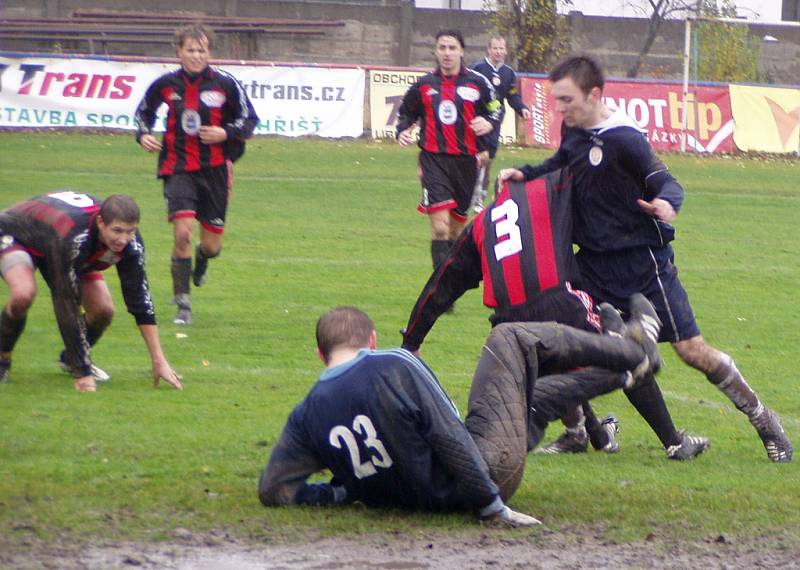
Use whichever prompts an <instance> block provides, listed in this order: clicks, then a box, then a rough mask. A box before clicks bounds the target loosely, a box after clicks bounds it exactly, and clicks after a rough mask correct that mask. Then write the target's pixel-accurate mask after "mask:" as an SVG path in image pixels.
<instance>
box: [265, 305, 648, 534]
mask: <svg viewBox="0 0 800 570" xmlns="http://www.w3.org/2000/svg"><path fill="white" fill-rule="evenodd" d="M634 328H635V327H634ZM496 330H497V335H505V334H507V333H506V331H507V330H509V331H510V333H508V334H516V333H517V332H518V333H519V334H520V335H527V336H525V341H524V342H525V343H526V344H525V345H524V346H523V345H522V344H518V346H519V347H520V350H524V351H525V352H526V353H527V354H526V355H523V356H522V358H523V360H526V359H527V362H529V363H531V364H532V365H533V367H532V369H531V370H530V372H529V375H528V376H527V377H528V378H533V379H535V377H536V370H537V368H536V361H537V355H539V357H540V358H541V359H542V361H544V362H547V363H548V364H549V365H552V366H561V365H563V366H573V365H584V364H585V365H590V364H596V365H601V366H605V367H609V368H616V369H617V370H631V369H634V368H637V367H639V368H640V369H639V370H638V373H639V374H640V375H641V374H643V373H644V370H647V371H649V370H650V369H651V368H652V366H651V364H650V363H651V362H653V361H657V360H658V356H657V352H655V353H651V354H652V356H647V355H646V354H645V350H643V348H642V346H640V345H639V344H636V343H635V342H632V341H630V340H627V339H619V338H612V337H604V336H600V335H591V334H589V333H584V332H582V331H578V330H575V329H571V328H569V327H563V326H561V325H556V324H555V323H543V324H538V323H528V324H514V325H508V329H506V328H505V327H502V328H498V329H496ZM641 332H642V331H641V328H640V329H639V333H641ZM492 334H493V335H495V333H494V332H493V333H492ZM640 337H642V338H643V335H642V334H640ZM491 338H492V337H490V341H491ZM376 344H377V337H376V333H375V329H374V326H373V324H372V321H370V320H369V317H367V316H366V315H365V314H364V313H362V312H361V311H359V310H358V309H355V308H353V307H340V308H337V309H334V310H332V311H330V312H329V313H327V314H325V315H323V316H322V318H320V320H319V322H318V324H317V345H318V351H319V355H320V358H321V359H322V360H323V362H324V363H325V364H326V367H327V368H326V370H325V371H324V372H323V374H322V375H321V376H320V378H319V380H318V382H317V383H316V384H315V385H314V387H313V388H312V389H311V391H310V392H309V394H308V395H307V396H306V398H305V399H304V400H303V401H302V402H301V403H300V404H299V405H298V406H297V407H296V408H295V409H294V411H293V412H292V413H291V415H290V416H289V419H288V422H287V424H286V426H285V427H284V430H283V433H282V434H281V437H280V440H279V441H278V443H277V444H276V446H275V448H274V450H273V452H272V456H271V457H270V460H269V463H268V464H267V467H266V469H265V470H264V473H263V475H262V477H261V481H260V484H259V497H260V499H261V502H262V503H263V504H264V505H267V506H277V505H287V504H309V505H324V504H333V503H346V502H353V501H360V502H362V503H364V504H366V505H367V506H371V507H401V508H409V509H421V510H434V511H439V510H472V511H474V512H476V513H477V514H478V516H479V517H480V518H482V519H488V520H493V521H498V522H501V523H505V524H507V525H509V526H529V525H532V524H536V523H538V521H537V520H536V519H534V518H532V517H529V516H527V515H523V514H520V513H515V512H514V511H511V510H510V509H509V508H508V507H507V506H505V504H504V499H507V498H508V497H510V495H511V493H513V489H515V488H516V483H518V481H516V483H513V482H512V483H511V484H509V485H508V488H509V489H511V492H509V493H505V494H503V495H502V497H501V493H502V489H498V486H497V485H496V484H495V483H494V482H493V481H492V479H491V477H490V472H491V470H492V469H493V466H489V468H488V469H487V466H486V462H485V461H484V459H483V457H482V456H481V454H480V453H479V451H478V448H477V447H476V445H475V442H474V441H473V439H472V437H471V436H470V434H469V432H468V431H467V428H466V426H465V425H464V423H463V422H462V421H461V419H460V418H459V415H458V411H457V410H456V408H455V406H454V405H453V403H452V401H451V400H450V398H449V397H448V396H447V394H446V393H445V391H444V389H443V388H442V386H441V385H440V384H439V381H438V380H437V378H436V376H434V374H433V372H432V371H431V370H430V369H429V368H428V367H427V366H425V364H424V363H423V362H422V361H421V360H419V359H417V358H416V357H414V356H413V355H412V354H411V353H409V352H408V351H405V350H402V349H395V350H380V351H378V350H375V347H376ZM651 348H652V349H654V348H655V344H654V343H651ZM501 357H502V355H501ZM512 358H514V357H513V356H512ZM482 362H483V361H482ZM568 363H569V364H568ZM482 371H483V372H482ZM487 371H488V372H489V373H491V371H489V370H488V369H487V368H486V367H484V368H481V366H479V374H478V375H476V380H477V379H479V378H485V374H484V372H487ZM525 378H526V376H525V374H521V375H520V377H519V378H514V379H511V378H509V377H508V376H507V375H505V376H503V381H508V382H511V381H518V382H523V381H524V380H525ZM627 378H628V376H627V375H624V374H617V375H615V377H614V380H613V381H612V380H610V379H607V381H606V382H605V384H603V385H602V386H601V385H600V384H599V383H596V384H593V385H591V386H587V387H581V389H582V392H581V394H579V395H576V396H575V397H577V398H584V397H587V396H588V395H591V394H593V393H594V392H595V391H598V392H600V391H609V390H610V389H613V388H617V387H621V386H622V384H623V383H624V381H625V379H627ZM482 382H484V384H485V381H482ZM482 385H483V384H482ZM515 385H516V384H515ZM531 385H532V384H531ZM477 393H480V394H483V391H482V390H478V391H477ZM485 401H486V400H485V399H484V398H483V396H482V395H481V396H480V397H477V398H476V400H475V402H477V404H476V409H477V410H480V409H481V404H482V403H484V402H485ZM548 401H549V399H548ZM543 403H546V402H543ZM514 411H516V410H514ZM473 415H474V416H475V418H477V412H476V414H473ZM513 420H514V422H515V423H516V424H518V427H520V428H521V429H522V432H523V433H525V430H526V427H525V426H526V418H525V416H524V415H523V416H522V417H521V418H517V417H515V418H513ZM473 423H475V424H476V425H477V426H478V428H479V433H480V434H481V437H482V440H483V441H484V442H489V443H492V442H494V437H495V435H496V434H497V432H496V430H495V429H494V428H493V427H490V428H486V427H485V426H483V425H480V422H479V421H477V419H474V420H473ZM502 445H504V444H498V447H501V446H502ZM524 453H525V450H524V446H523V453H522V454H523V458H524ZM490 457H494V455H490ZM514 459H516V457H515V458H514ZM509 467H510V465H509V463H508V462H507V461H505V460H504V461H503V462H502V463H501V464H500V465H498V466H497V467H496V469H495V470H496V471H503V470H506V469H508V468H509ZM322 469H329V470H330V471H331V472H332V473H333V479H332V480H331V481H330V482H329V483H308V482H307V479H308V477H309V476H310V475H312V474H313V473H315V472H318V471H321V470H322ZM514 473H515V474H516V471H515V472H514ZM512 487H513V488H512Z"/></svg>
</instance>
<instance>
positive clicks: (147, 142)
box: [139, 135, 161, 152]
mask: <svg viewBox="0 0 800 570" xmlns="http://www.w3.org/2000/svg"><path fill="white" fill-rule="evenodd" d="M139 144H140V145H142V148H143V149H144V150H146V151H147V152H158V151H160V150H161V141H159V140H158V139H157V138H156V137H154V136H153V135H142V136H141V137H139Z"/></svg>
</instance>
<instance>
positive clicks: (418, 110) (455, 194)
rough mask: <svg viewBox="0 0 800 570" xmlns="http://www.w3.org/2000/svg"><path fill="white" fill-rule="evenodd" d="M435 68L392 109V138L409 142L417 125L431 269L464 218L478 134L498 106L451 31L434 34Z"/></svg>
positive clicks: (487, 128) (488, 126)
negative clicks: (395, 113) (394, 111)
mask: <svg viewBox="0 0 800 570" xmlns="http://www.w3.org/2000/svg"><path fill="white" fill-rule="evenodd" d="M435 53H436V61H437V64H438V66H437V69H436V71H434V72H433V73H429V74H428V75H425V76H424V77H422V78H421V79H419V80H418V81H417V82H416V83H414V85H412V86H411V87H410V88H409V89H408V91H407V92H406V94H405V95H404V96H403V101H402V103H401V105H400V109H399V110H398V115H399V117H398V121H397V141H398V142H399V143H400V145H401V146H408V145H410V144H411V143H413V142H414V137H413V135H412V131H413V129H414V127H415V125H416V124H417V123H419V148H420V153H419V174H420V180H421V183H422V200H421V201H420V203H419V205H418V206H417V210H419V211H420V212H422V213H424V214H427V215H428V217H429V218H430V222H431V258H432V260H433V267H434V268H436V267H437V266H438V265H439V263H441V262H442V260H443V259H444V258H446V257H447V253H448V252H449V251H450V247H451V246H452V244H453V241H454V240H455V239H456V238H457V237H458V235H459V234H460V233H461V230H462V228H463V227H464V224H465V223H466V221H467V214H468V212H469V204H470V200H471V199H472V192H473V189H474V188H475V181H476V180H477V176H478V168H479V166H480V165H479V159H478V154H479V153H481V152H483V150H484V148H483V147H484V141H483V140H482V137H483V136H484V135H488V134H489V133H491V131H492V129H493V128H494V127H495V126H496V125H497V121H498V116H499V115H498V113H499V109H500V104H499V103H498V101H497V100H496V99H495V96H494V89H492V87H491V85H490V84H489V82H488V80H487V79H486V78H485V77H484V76H483V75H481V74H480V73H477V72H475V71H472V70H470V69H467V68H466V67H465V66H464V63H463V59H464V38H463V37H462V35H461V32H459V31H457V30H442V31H440V32H439V33H437V34H436V47H435Z"/></svg>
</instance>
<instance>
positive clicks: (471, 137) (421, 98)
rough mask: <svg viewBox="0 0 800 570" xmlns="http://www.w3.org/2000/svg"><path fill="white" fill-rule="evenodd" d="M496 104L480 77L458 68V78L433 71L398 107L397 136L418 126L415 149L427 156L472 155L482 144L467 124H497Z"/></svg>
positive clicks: (488, 87)
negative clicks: (479, 120)
mask: <svg viewBox="0 0 800 570" xmlns="http://www.w3.org/2000/svg"><path fill="white" fill-rule="evenodd" d="M499 108H500V104H499V103H498V102H497V100H496V99H495V95H494V89H492V86H491V85H490V84H489V82H488V81H487V79H486V78H485V77H484V76H483V75H481V74H480V73H476V72H474V71H472V70H471V69H467V68H466V67H462V68H461V71H460V72H459V73H458V75H453V76H444V75H442V73H441V71H440V70H439V69H437V70H436V71H435V72H433V73H429V74H428V75H425V76H424V77H421V78H420V79H419V80H418V81H417V82H416V83H414V85H412V86H411V87H409V89H408V91H406V94H405V95H404V96H403V102H402V103H401V104H400V108H399V110H398V119H397V135H398V136H399V135H400V133H401V132H403V131H404V130H406V129H407V128H409V127H410V126H412V125H413V124H414V123H417V122H419V147H420V148H421V149H422V150H424V151H427V152H432V153H436V154H452V155H470V156H471V155H475V154H477V153H478V152H480V151H481V150H483V148H484V143H483V141H482V139H481V138H480V137H478V136H477V135H476V134H475V131H473V130H472V129H471V128H470V127H469V124H470V122H471V121H472V119H474V118H475V117H484V118H485V119H487V120H488V121H489V122H490V123H492V125H493V126H497V125H498V124H499V115H498V112H499Z"/></svg>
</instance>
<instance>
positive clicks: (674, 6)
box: [627, 0, 701, 77]
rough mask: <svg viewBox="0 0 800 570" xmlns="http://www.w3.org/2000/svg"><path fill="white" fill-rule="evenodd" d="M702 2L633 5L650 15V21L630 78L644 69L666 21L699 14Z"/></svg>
mask: <svg viewBox="0 0 800 570" xmlns="http://www.w3.org/2000/svg"><path fill="white" fill-rule="evenodd" d="M700 2H701V0H647V5H648V6H647V7H642V6H641V4H643V2H640V3H638V4H633V5H632V7H634V8H639V9H640V10H641V11H642V13H644V14H646V15H648V16H649V18H650V21H649V22H648V24H647V34H646V35H645V38H644V45H643V46H642V49H641V51H640V52H639V55H637V56H636V61H634V62H633V65H631V67H630V68H629V69H628V73H627V76H628V77H636V76H637V75H639V71H640V70H641V69H642V65H644V62H645V60H646V59H647V55H648V54H649V53H650V49H651V48H652V47H653V43H654V42H655V40H656V37H658V32H659V30H660V29H661V24H663V23H664V20H666V19H668V18H672V17H677V16H682V17H685V16H686V14H687V13H691V12H694V13H697V11H698V9H699V5H700Z"/></svg>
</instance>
